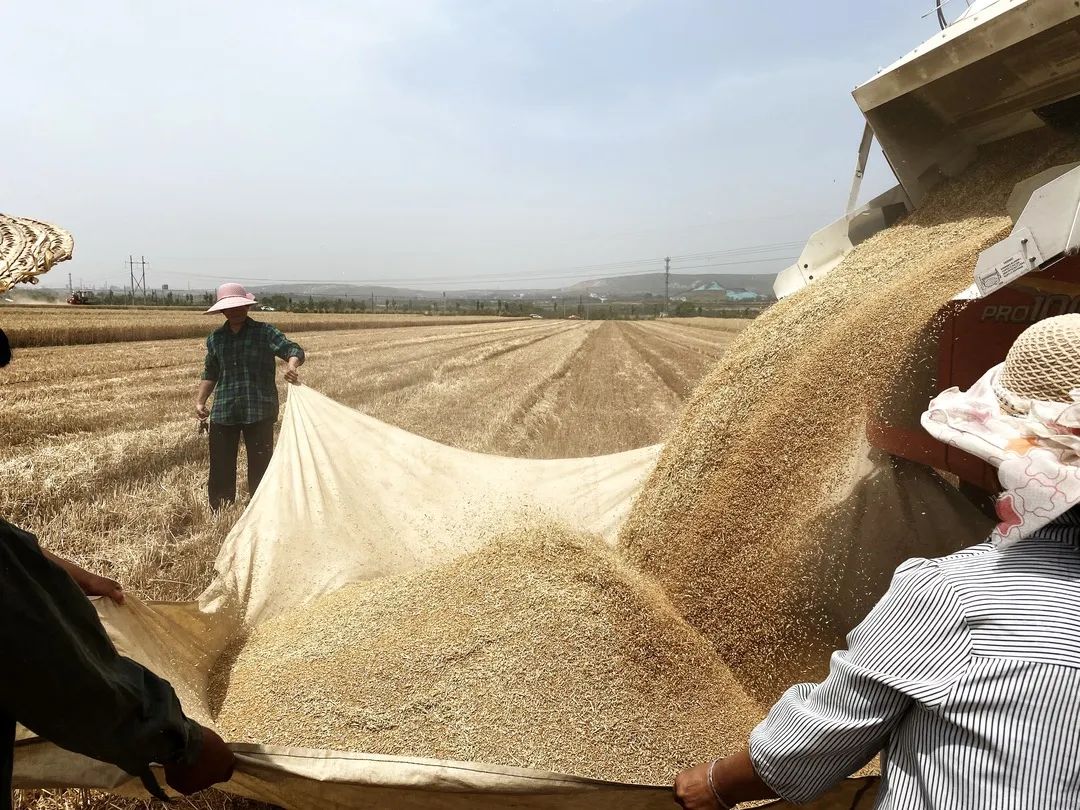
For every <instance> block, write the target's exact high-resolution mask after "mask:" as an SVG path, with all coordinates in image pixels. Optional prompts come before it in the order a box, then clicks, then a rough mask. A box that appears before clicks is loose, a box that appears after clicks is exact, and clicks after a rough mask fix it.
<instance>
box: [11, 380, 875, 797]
mask: <svg viewBox="0 0 1080 810" xmlns="http://www.w3.org/2000/svg"><path fill="white" fill-rule="evenodd" d="M658 451H659V448H658V447H648V448H644V449H641V450H635V451H631V452H626V453H618V454H615V455H610V456H603V457H597V458H586V459H561V460H550V461H549V460H527V459H510V458H503V457H496V456H487V455H481V454H477V453H470V452H466V451H463V450H457V449H454V448H450V447H446V446H444V445H440V444H438V443H436V442H432V441H429V440H427V439H423V438H421V437H418V436H415V435H412V434H409V433H407V432H405V431H403V430H400V429H398V428H395V427H392V426H389V425H386V424H383V423H381V422H379V421H377V420H375V419H372V418H370V417H368V416H365V415H363V414H361V413H359V412H357V411H355V410H352V409H349V408H346V407H344V406H342V405H339V404H337V403H335V402H333V401H331V400H330V399H328V398H326V397H324V396H322V395H321V394H318V393H317V392H315V391H312V390H311V389H310V388H306V387H299V388H296V387H294V388H291V389H290V393H289V398H288V402H287V404H286V408H285V416H284V420H283V423H282V429H281V435H280V437H279V440H278V445H277V449H276V451H275V454H274V458H273V460H272V462H271V464H270V468H269V469H268V471H267V474H266V477H265V478H264V480H263V482H262V484H261V486H260V487H259V490H258V492H257V493H256V495H255V497H254V498H252V500H251V503H250V504H249V506H248V508H247V510H246V511H245V512H244V514H243V516H242V517H241V518H240V520H239V521H238V522H237V524H236V526H235V527H234V528H233V530H232V532H231V533H230V534H229V536H228V537H227V539H226V541H225V543H224V545H223V546H222V549H221V552H220V555H219V557H218V559H217V563H216V576H215V578H214V581H213V583H212V584H211V585H210V587H209V588H208V589H207V590H206V592H205V593H204V594H203V596H202V597H201V599H200V601H199V603H198V604H174V603H154V604H143V603H140V602H139V601H137V600H136V599H133V598H132V599H129V600H128V603H127V605H126V606H124V607H117V606H115V605H113V604H112V603H110V602H108V601H98V603H97V605H98V610H99V613H100V614H101V617H102V620H103V622H104V623H105V626H106V628H107V629H108V631H109V634H110V636H111V637H112V638H113V640H114V641H115V643H116V644H117V647H118V648H119V649H120V650H121V651H122V652H123V653H124V654H126V655H129V656H131V657H132V658H134V659H136V660H138V661H140V662H142V663H144V664H146V665H148V666H150V667H152V668H153V669H154V670H155V671H156V672H158V673H160V674H161V675H162V676H164V677H166V678H168V679H169V681H170V682H172V684H173V685H174V686H175V687H176V690H177V692H178V694H179V695H180V698H181V700H182V702H183V704H184V707H185V709H186V710H187V711H188V713H189V714H190V715H192V716H193V717H195V718H197V719H198V720H200V721H202V722H204V723H206V724H207V725H211V726H212V725H213V721H212V718H211V717H210V711H209V708H208V696H207V679H208V676H209V673H210V670H211V668H212V667H213V665H214V662H215V660H216V659H217V656H218V655H219V653H220V652H221V650H222V649H223V647H224V645H225V644H226V643H227V642H228V640H229V639H230V637H232V636H233V634H234V633H235V632H236V631H237V630H238V629H239V628H240V627H242V626H243V625H244V623H250V624H252V625H256V624H258V623H260V622H262V621H265V620H266V619H267V618H269V617H272V616H275V615H277V614H279V613H281V612H283V611H286V610H289V609H291V608H295V607H297V606H301V605H303V604H304V603H306V602H309V601H311V600H312V599H315V598H316V597H318V596H319V595H320V594H323V593H326V592H328V591H331V590H334V589H335V588H337V587H339V586H340V585H341V584H343V583H345V582H348V581H354V580H361V579H369V578H373V577H379V576H385V575H388V574H393V573H399V572H404V571H410V570H415V569H418V568H422V567H425V566H429V565H432V564H435V563H438V562H441V561H444V560H447V559H450V558H453V557H454V556H456V555H460V554H462V553H465V552H467V551H469V550H471V549H473V548H475V547H476V546H478V545H479V544H481V543H482V542H483V541H484V540H485V539H486V538H488V537H490V536H491V535H492V534H493V533H496V532H502V531H505V530H506V529H507V528H509V527H512V526H513V525H514V524H515V523H517V522H520V521H526V520H531V519H535V518H536V517H537V516H545V517H548V518H552V519H555V520H557V521H560V522H562V523H564V524H567V525H569V526H571V527H574V528H578V529H583V530H587V531H592V532H596V533H598V534H601V535H603V536H604V537H606V538H607V539H608V540H610V541H614V539H615V535H616V533H617V531H618V528H619V526H620V525H621V523H622V521H623V520H624V519H625V517H626V515H627V513H628V511H629V508H630V504H631V502H632V500H633V498H634V496H635V494H636V492H637V491H638V489H639V488H640V486H641V484H642V482H643V481H644V479H645V477H646V476H647V475H648V473H649V472H650V470H651V469H652V467H653V465H654V463H655V461H656V457H657V454H658ZM234 748H235V750H236V751H237V754H238V757H239V760H240V767H239V769H238V771H237V774H236V776H235V777H234V779H233V781H232V782H230V783H229V784H228V785H227V786H226V788H225V789H226V790H229V791H231V792H234V793H237V794H240V795H245V796H249V797H252V798H257V799H260V800H264V801H267V802H271V803H274V804H278V805H281V806H282V807H286V808H293V809H294V810H308V809H309V808H310V810H314V809H315V808H339V807H340V808H344V807H395V808H413V807H415V808H420V807H424V808H465V807H468V808H495V807H509V808H514V807H520V808H546V807H550V808H554V807H560V808H590V810H600V809H601V808H612V809H614V808H628V809H629V810H633V809H634V808H641V810H645V809H646V808H670V807H671V806H672V804H671V793H670V788H669V787H667V786H642V785H627V784H619V783H612V782H602V781H597V780H592V779H584V778H579V777H575V776H568V775H563V774H553V773H547V772H542V771H534V770H527V769H521V768H509V767H500V766H495V765H486V764H479V763H463V762H448V761H435V760H425V759H409V758H403V757H384V756H376V755H372V754H363V753H347V752H338V751H312V750H306V749H298V748H281V747H264V746H256V745H243V744H237V745H235V746H234ZM15 784H16V786H19V787H57V786H81V787H98V788H105V789H109V790H114V791H117V792H122V793H127V792H136V793H137V792H138V791H139V790H140V788H139V787H138V785H137V782H135V781H134V780H132V779H130V778H129V777H127V775H126V774H123V773H122V772H120V771H118V770H117V769H115V768H112V767H110V766H106V765H103V764H101V763H97V762H93V761H91V760H88V759H86V758H84V757H81V756H78V755H75V754H71V753H68V752H65V751H62V750H60V749H58V748H56V747H55V746H53V745H51V744H49V743H47V742H44V741H42V740H40V739H36V738H33V737H32V736H30V735H28V734H26V733H25V732H24V733H23V734H22V735H21V736H20V740H19V744H18V745H17V748H16V759H15ZM875 787H876V782H875V780H873V779H871V780H848V781H847V782H846V783H845V784H844V785H842V786H841V787H840V788H838V790H837V791H836V792H834V793H833V794H830V797H829V798H828V799H827V800H825V801H823V802H822V803H820V804H819V805H815V806H819V807H822V808H825V807H829V808H834V807H835V808H839V807H844V808H848V807H853V808H854V807H870V806H871V804H872V799H873V794H874V788H875Z"/></svg>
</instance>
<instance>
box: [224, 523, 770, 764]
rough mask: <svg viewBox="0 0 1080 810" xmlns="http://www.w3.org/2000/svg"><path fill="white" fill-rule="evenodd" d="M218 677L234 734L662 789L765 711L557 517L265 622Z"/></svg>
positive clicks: (636, 583)
mask: <svg viewBox="0 0 1080 810" xmlns="http://www.w3.org/2000/svg"><path fill="white" fill-rule="evenodd" d="M216 688H217V689H218V690H219V692H223V696H222V695H220V694H219V699H220V700H222V703H221V707H220V711H219V712H218V716H217V722H218V725H219V726H220V727H221V728H222V729H223V731H224V733H225V735H226V737H227V738H228V739H231V740H244V739H247V740H254V741H258V742H262V743H269V744H280V745H300V746H307V747H314V748H328V749H338V750H358V751H367V752H375V753H381V754H402V755H409V756H428V757H436V758H444V759H458V760H472V761H480V762H495V763H499V764H504V765H517V766H525V767H536V768H541V769H548V770H554V771H559V772H564V773H575V774H580V775H586V776H596V777H600V778H605V779H618V780H625V781H632V782H655V783H661V784H663V783H667V782H669V781H670V779H671V778H672V775H673V774H674V773H675V772H676V770H677V769H678V768H679V767H682V766H686V765H689V764H692V763H695V762H698V761H701V760H702V759H703V758H705V757H707V756H710V755H714V754H715V752H718V751H726V750H731V749H733V748H734V747H736V746H738V745H740V744H741V743H743V742H745V739H746V735H747V733H748V732H749V730H750V728H751V726H752V724H753V723H754V722H756V720H757V719H759V716H760V710H759V708H758V707H757V706H756V705H755V704H754V703H753V702H752V701H751V700H750V699H748V698H747V697H746V695H745V694H744V693H743V692H742V690H741V689H740V688H739V687H738V686H737V685H736V684H735V682H734V680H733V678H732V676H731V674H730V673H729V672H728V670H727V669H726V668H725V667H724V666H723V664H722V663H721V662H720V661H719V659H718V658H717V657H716V655H715V653H714V652H713V650H712V649H711V647H710V646H709V644H708V643H707V642H706V641H704V639H702V638H701V636H700V635H699V634H698V633H696V632H695V631H693V630H692V629H691V628H690V627H689V626H688V625H687V624H686V623H685V622H684V621H683V620H682V618H681V617H680V616H679V615H678V614H677V613H676V612H675V611H674V610H673V608H672V607H671V605H670V603H669V602H668V601H667V600H666V598H665V597H664V596H663V594H662V592H661V591H660V589H659V588H658V587H657V586H656V585H655V584H653V583H651V582H650V581H648V580H646V579H644V578H643V577H641V576H640V575H639V574H637V573H635V572H634V571H632V570H631V569H630V568H629V567H628V566H626V564H625V563H624V562H622V561H621V559H620V558H619V556H618V555H617V554H616V552H614V551H613V550H612V549H611V548H609V547H608V546H606V545H605V544H604V543H603V542H602V541H600V540H599V539H594V538H590V537H584V536H576V535H573V534H570V533H568V532H565V531H561V530H558V529H554V528H543V529H541V528H537V529H533V530H530V531H527V532H524V533H518V534H516V535H515V536H514V537H512V538H506V539H502V540H499V541H496V542H494V543H493V544H492V545H490V546H488V547H486V548H485V549H484V550H482V551H479V552H477V553H474V554H471V555H468V556H465V557H462V558H459V559H458V560H457V561H455V562H453V563H451V564H448V565H445V566H442V567H439V568H435V569H432V570H429V571H426V572H423V573H415V574H409V575H403V576H398V577H392V578H387V579H381V580H376V581H372V582H368V583H363V584H356V585H351V586H347V587H345V588H343V589H341V590H339V591H337V592H335V593H333V594H331V595H329V596H327V597H324V598H323V599H321V600H320V601H318V602H317V603H315V604H314V605H313V606H311V607H309V608H306V609H304V610H302V611H299V612H297V613H294V614H286V615H284V616H281V617H279V618H277V619H273V620H271V621H269V622H266V623H265V624H263V625H261V626H259V627H258V628H257V629H256V630H255V631H254V634H253V635H252V636H251V638H250V639H249V640H248V641H247V643H246V644H245V645H244V646H243V647H242V649H241V650H240V652H239V655H238V656H237V658H236V660H235V663H234V665H233V666H232V668H231V682H229V671H228V670H226V671H224V672H222V673H219V677H218V682H217V687H216Z"/></svg>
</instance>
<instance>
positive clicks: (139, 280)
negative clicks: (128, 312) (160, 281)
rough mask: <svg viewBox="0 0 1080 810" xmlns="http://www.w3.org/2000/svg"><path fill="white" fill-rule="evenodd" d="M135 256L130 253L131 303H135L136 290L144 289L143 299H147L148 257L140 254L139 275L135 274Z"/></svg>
mask: <svg viewBox="0 0 1080 810" xmlns="http://www.w3.org/2000/svg"><path fill="white" fill-rule="evenodd" d="M135 265H136V261H135V257H134V256H132V255H130V254H129V255H128V275H129V276H130V278H131V303H132V304H134V303H135V290H142V297H143V300H146V257H145V256H140V257H139V261H138V266H139V275H138V277H136V275H135Z"/></svg>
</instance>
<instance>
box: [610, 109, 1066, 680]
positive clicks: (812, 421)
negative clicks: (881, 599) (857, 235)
mask: <svg viewBox="0 0 1080 810" xmlns="http://www.w3.org/2000/svg"><path fill="white" fill-rule="evenodd" d="M1078 157H1080V147H1078V145H1077V144H1076V142H1075V141H1072V140H1067V139H1065V138H1064V137H1063V136H1060V135H1056V134H1053V133H1051V132H1048V131H1046V130H1042V131H1038V132H1035V133H1029V134H1026V135H1023V136H1019V137H1017V138H1014V139H1011V140H1010V141H1006V142H1002V143H1000V144H997V145H995V146H994V147H992V148H991V149H987V150H985V151H984V152H983V153H982V154H980V156H979V160H978V161H977V162H976V163H975V164H974V165H973V166H972V167H971V168H970V169H969V170H968V171H967V172H965V174H964V175H963V176H962V177H960V178H959V179H956V180H952V181H949V182H946V183H943V184H941V185H940V186H938V187H937V188H936V189H935V190H934V191H933V192H932V194H931V198H930V199H928V200H927V201H926V202H925V204H924V206H923V207H922V208H920V209H919V210H918V211H916V212H915V213H914V214H912V215H911V216H910V217H908V218H907V219H906V220H904V221H902V222H900V223H898V224H896V225H894V226H893V227H891V228H889V229H888V230H886V231H883V232H882V233H880V234H878V235H876V236H875V237H873V238H871V239H869V240H868V241H866V242H864V243H863V244H862V245H860V246H859V247H858V248H856V250H855V251H854V252H852V253H851V254H850V255H849V256H848V258H847V259H845V261H844V262H843V263H842V264H841V266H840V267H839V268H837V269H836V270H834V271H833V272H832V273H831V274H830V275H829V276H827V277H826V278H824V279H822V280H819V281H817V282H816V283H815V284H813V285H811V286H810V287H808V288H807V289H805V290H803V291H801V292H800V293H798V294H796V295H794V296H792V297H790V298H788V299H785V300H784V301H782V302H781V303H780V304H778V305H776V306H774V307H772V308H771V309H770V310H769V311H768V312H766V313H765V314H764V315H763V316H762V317H760V318H758V319H757V320H756V321H755V322H754V324H753V325H752V326H750V327H749V328H748V329H746V330H745V331H744V332H743V333H742V334H741V335H740V336H739V337H738V338H737V339H736V340H735V341H734V342H733V344H732V345H731V348H730V350H729V352H728V353H727V355H725V357H724V358H723V359H722V360H721V361H720V362H719V363H718V364H717V366H716V367H715V368H714V369H713V371H712V372H711V373H710V374H709V375H708V376H707V377H706V378H705V379H704V380H703V382H702V383H701V384H700V386H699V387H698V389H697V391H696V392H695V394H694V396H693V397H692V398H691V400H690V401H689V402H688V404H687V406H686V409H685V410H684V413H683V416H682V420H681V424H680V425H679V427H678V429H677V430H676V432H675V434H674V435H673V436H672V438H671V439H670V441H669V443H668V445H667V446H666V449H665V451H664V453H663V456H662V458H661V460H660V462H659V464H658V466H657V469H656V470H655V472H654V474H653V475H652V477H651V478H650V479H649V481H648V482H647V484H646V487H645V489H644V491H643V493H642V495H641V496H640V497H639V499H638V501H637V503H636V504H635V509H634V511H633V513H632V515H631V518H630V520H629V522H628V524H627V526H626V527H625V528H624V531H623V535H622V545H623V548H624V549H625V550H626V551H627V552H628V554H629V556H630V557H631V558H632V559H633V560H634V561H635V562H636V563H637V564H638V565H639V567H640V568H641V569H642V570H644V571H646V572H647V573H651V574H653V575H655V576H656V577H657V578H658V579H659V580H660V581H661V582H662V583H663V585H664V587H665V588H666V590H667V591H668V593H669V594H670V595H671V596H672V597H673V599H674V601H675V603H676V605H677V606H678V607H679V609H680V610H681V611H682V612H683V614H684V615H685V616H686V618H687V619H688V620H689V621H690V623H691V624H693V625H694V626H695V627H697V628H698V629H700V630H701V631H702V632H703V634H704V635H705V636H706V637H707V638H709V639H710V640H711V641H712V642H713V643H714V645H715V646H716V648H717V649H718V651H719V652H720V654H721V657H722V658H723V660H724V661H725V662H727V663H728V665H729V666H731V668H732V670H733V671H734V673H735V674H736V676H737V677H738V678H739V679H740V681H741V682H742V683H743V684H744V685H745V686H746V687H747V689H748V690H749V691H750V692H751V693H752V694H755V695H756V696H757V697H758V698H759V699H762V700H763V701H768V700H771V699H772V698H774V697H775V696H776V694H777V693H778V692H779V691H780V690H781V689H783V688H784V687H785V686H786V685H788V684H790V683H791V682H792V681H793V680H795V679H802V678H813V677H816V676H818V675H820V671H821V665H823V664H825V663H827V652H828V650H829V649H831V648H833V647H834V646H835V645H836V644H838V643H842V637H843V633H844V632H846V630H847V629H849V628H847V627H840V626H838V624H839V623H838V622H831V621H830V615H832V613H833V611H831V610H830V600H832V601H836V600H848V601H849V602H851V601H857V602H859V603H860V604H861V605H862V606H864V607H868V606H869V604H870V603H871V602H872V600H873V599H875V598H876V597H877V596H878V595H879V594H878V593H877V591H878V590H879V589H880V587H883V586H884V584H885V583H887V573H885V572H889V571H891V570H892V568H893V567H894V566H895V565H896V564H897V562H899V560H900V559H902V558H903V557H905V556H910V554H900V555H899V556H898V554H897V552H896V551H895V550H894V549H892V548H888V547H881V546H884V545H886V544H883V543H879V546H874V543H875V541H877V540H878V538H875V537H872V536H870V537H862V538H860V537H854V538H850V537H848V538H845V537H841V536H838V529H837V527H840V526H842V525H843V515H842V514H841V512H842V511H843V497H842V493H843V492H844V491H845V489H846V488H847V487H849V486H850V485H851V479H850V470H851V464H852V459H853V458H854V457H856V456H857V455H858V453H859V451H860V450H859V448H860V444H861V442H862V437H863V435H864V430H865V422H866V417H867V411H868V407H869V406H870V405H869V404H870V403H873V402H874V401H875V400H877V399H879V398H880V397H882V396H883V395H884V394H885V392H887V391H890V390H898V389H902V388H903V384H902V383H903V381H904V380H906V379H910V377H909V376H908V375H910V374H911V373H912V371H913V370H912V369H911V368H909V367H908V366H907V365H906V363H907V360H906V358H909V357H910V356H912V354H913V351H912V350H913V347H914V345H915V343H916V342H917V341H918V340H919V336H920V333H921V332H922V331H923V330H924V329H925V328H926V327H927V326H928V325H929V324H931V322H932V320H933V319H934V316H935V313H936V312H937V311H938V310H939V308H940V307H941V306H942V305H943V304H944V303H945V302H946V301H948V300H949V299H950V298H951V297H952V296H953V295H955V294H956V293H957V292H959V291H961V290H962V289H964V288H965V287H967V286H968V285H969V284H970V283H971V281H972V271H973V268H974V266H975V259H976V256H977V255H978V253H979V252H980V251H981V250H982V249H984V248H985V247H987V246H988V245H990V244H992V243H993V242H995V241H997V240H999V239H1001V238H1002V237H1003V236H1005V235H1006V234H1007V233H1008V231H1009V229H1010V228H1011V221H1010V220H1009V218H1008V217H1007V216H1006V213H1005V202H1006V199H1007V197H1008V194H1009V193H1010V191H1011V190H1012V187H1013V185H1014V184H1015V183H1016V182H1017V181H1018V180H1021V179H1023V178H1025V177H1028V176H1031V175H1032V174H1035V173H1036V172H1038V171H1040V170H1042V169H1044V168H1047V167H1049V166H1052V165H1055V164H1059V163H1067V162H1071V161H1075V160H1077V159H1078ZM898 383H900V384H899V385H898ZM919 474H925V473H919ZM836 502H839V504H840V505H839V506H838V507H835V508H832V509H831V511H830V513H829V514H828V515H823V505H825V504H830V503H836ZM907 517H910V516H907ZM890 519H895V520H901V519H906V517H905V516H895V517H893V518H890ZM839 531H842V530H839ZM860 543H862V544H864V549H863V551H864V552H865V553H866V554H868V555H870V557H871V559H870V561H869V563H868V566H867V570H866V571H865V572H864V574H865V580H866V582H867V583H868V584H867V587H866V588H865V592H863V593H851V592H844V590H843V589H837V588H835V587H833V586H832V582H833V581H834V580H835V579H836V576H837V572H838V571H839V570H841V569H840V568H839V567H838V566H842V565H844V560H843V559H842V558H838V556H837V554H836V553H835V552H836V549H837V547H838V546H845V547H847V548H851V549H856V547H857V546H858V545H859V544H860ZM856 550H857V549H856ZM909 551H910V549H909ZM916 551H917V550H916ZM924 553H925V552H924ZM883 574H884V576H885V577H886V578H885V579H883V578H882V576H883Z"/></svg>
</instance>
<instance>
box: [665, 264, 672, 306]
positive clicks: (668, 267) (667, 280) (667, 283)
mask: <svg viewBox="0 0 1080 810" xmlns="http://www.w3.org/2000/svg"><path fill="white" fill-rule="evenodd" d="M670 285H671V257H670V256H668V257H667V258H666V259H664V314H665V315H668V314H670V313H669V312H668V308H669V307H670V306H671V296H670V295H669V293H668V291H669V289H670Z"/></svg>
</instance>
